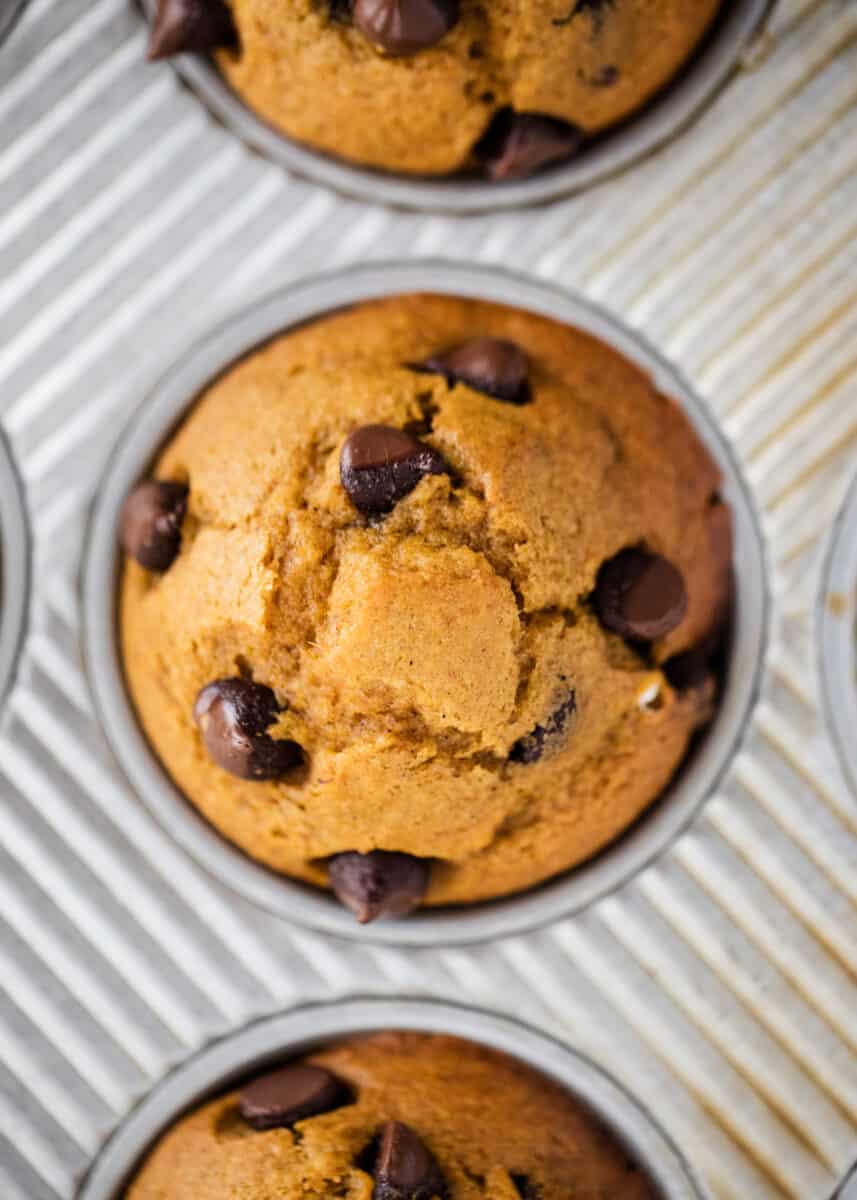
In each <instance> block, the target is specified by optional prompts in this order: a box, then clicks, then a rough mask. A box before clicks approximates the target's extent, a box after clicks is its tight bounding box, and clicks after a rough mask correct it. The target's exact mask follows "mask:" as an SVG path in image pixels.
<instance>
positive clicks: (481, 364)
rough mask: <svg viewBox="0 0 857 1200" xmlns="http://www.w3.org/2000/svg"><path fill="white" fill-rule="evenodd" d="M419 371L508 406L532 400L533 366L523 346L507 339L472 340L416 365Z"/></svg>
mask: <svg viewBox="0 0 857 1200" xmlns="http://www.w3.org/2000/svg"><path fill="white" fill-rule="evenodd" d="M415 369H416V370H418V371H425V372H427V373H428V374H433V375H443V376H445V377H446V381H447V383H448V384H449V385H450V387H452V385H453V384H455V383H466V384H467V386H468V387H471V388H473V390H474V391H476V392H484V393H485V395H486V396H493V397H494V399H495V400H503V401H504V402H505V403H506V404H527V403H528V401H529V400H530V384H529V362H528V361H527V356H526V354H525V353H524V351H523V350H522V349H521V347H520V346H518V345H516V344H515V343H514V342H509V341H506V340H504V339H503V338H491V337H479V338H471V340H470V341H468V342H463V343H462V344H461V345H460V346H455V347H454V348H453V349H452V350H447V351H446V353H445V354H436V355H433V356H432V357H431V358H428V359H426V361H425V362H424V363H418V364H416V365H415Z"/></svg>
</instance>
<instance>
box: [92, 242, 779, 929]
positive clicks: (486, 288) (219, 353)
mask: <svg viewBox="0 0 857 1200" xmlns="http://www.w3.org/2000/svg"><path fill="white" fill-rule="evenodd" d="M407 292H432V293H438V294H447V295H451V296H463V297H470V298H474V299H481V300H488V301H493V302H495V303H500V304H506V305H511V306H515V307H519V308H522V309H528V310H530V311H532V312H534V313H538V314H542V315H544V316H547V317H552V318H554V319H556V320H559V321H562V322H565V323H567V324H571V325H576V326H578V327H579V328H582V329H585V330H588V331H589V332H591V333H593V334H594V335H595V336H597V337H600V338H601V339H602V340H603V341H605V342H607V343H608V344H609V345H611V346H612V347H614V349H616V350H617V351H618V352H619V353H621V354H623V355H625V356H626V357H627V358H629V359H630V360H632V361H633V362H636V363H637V364H638V365H639V366H640V367H641V368H642V369H643V370H645V371H647V372H648V373H649V375H650V376H651V377H652V379H653V380H654V382H655V384H656V385H657V387H658V388H659V389H660V390H661V391H663V392H665V393H666V394H667V395H670V396H673V397H674V398H675V399H676V400H677V401H679V402H680V403H681V404H682V405H683V407H684V410H685V411H686V413H687V414H688V416H689V418H690V419H691V421H692V423H693V425H694V426H695V428H696V430H697V432H698V434H699V436H700V437H701V438H702V440H703V442H704V443H705V444H706V446H707V447H708V449H709V451H710V452H711V454H712V455H713V457H714V458H715V460H716V461H717V462H718V464H719V466H720V468H721V470H722V473H723V488H722V492H723V495H724V497H725V498H726V500H727V501H728V502H729V503H730V504H731V506H732V509H733V513H734V525H735V558H736V567H737V570H736V609H735V622H734V630H733V636H732V645H731V654H730V663H729V671H728V679H727V683H726V686H725V688H724V693H723V696H722V699H721V704H720V708H719V711H718V715H717V717H716V719H715V721H714V722H713V723H712V725H711V727H710V728H709V730H708V731H707V733H706V735H705V737H704V738H703V739H701V741H700V744H699V745H698V746H697V747H696V749H695V751H694V753H693V755H692V756H691V758H690V760H689V761H688V762H687V764H686V765H685V766H684V767H683V769H682V771H681V772H680V774H679V776H678V778H677V779H676V780H675V781H674V783H673V784H672V786H671V787H670V788H669V789H668V790H667V792H666V793H665V795H664V796H663V797H662V798H661V799H660V800H659V801H658V802H657V803H656V804H655V805H653V806H652V808H651V809H649V811H648V812H647V813H646V814H645V815H644V816H643V817H642V818H641V819H640V820H639V821H638V822H637V824H636V825H635V826H634V827H633V828H631V829H630V830H629V831H627V832H626V833H625V834H624V835H623V836H622V837H621V838H620V839H619V840H618V841H616V842H615V843H613V844H612V845H610V846H609V847H608V848H607V849H605V850H604V851H603V852H602V853H601V854H599V855H598V856H597V857H596V858H594V859H592V860H591V861H589V862H587V863H585V864H583V865H582V866H579V867H577V868H575V869H574V870H572V871H570V872H568V873H567V874H566V875H564V876H561V877H559V878H558V879H554V880H552V881H550V882H548V883H545V884H544V885H542V886H540V887H538V888H536V889H534V890H532V891H529V892H525V893H521V894H518V895H515V896H510V897H508V898H505V899H501V900H495V901H486V902H482V903H478V904H473V905H471V906H462V907H458V908H446V909H436V910H435V909H429V908H426V909H422V910H419V911H418V912H416V913H414V914H413V915H412V916H410V917H408V918H406V919H403V920H400V921H396V922H394V921H389V922H385V921H380V922H377V923H375V924H374V925H369V926H360V925H358V924H357V923H356V922H355V920H354V918H353V917H352V915H351V914H350V913H349V912H347V911H346V910H345V909H344V908H342V907H341V906H340V905H339V904H338V902H337V901H336V900H335V899H334V898H333V896H332V895H330V894H328V893H326V892H324V891H323V890H321V889H317V888H313V887H310V886H308V885H305V884H302V883H299V882H297V881H295V880H292V879H289V878H288V877H286V876H283V875H280V874H277V873H275V872H273V871H271V870H269V869H268V868H266V867H264V866H262V865H260V864H259V863H257V862H254V861H253V859H251V858H250V857H248V856H247V855H246V854H244V852H243V851H241V850H239V849H238V848H237V847H236V846H234V845H232V844H231V843H229V842H227V841H226V840H225V839H224V838H223V837H221V836H220V834H218V833H217V832H216V830H215V829H214V827H213V826H212V825H210V824H209V823H208V822H207V821H206V820H205V818H204V817H203V816H202V815H201V814H200V813H199V812H198V811H197V810H196V809H195V808H194V807H193V805H191V804H190V802H189V801H188V800H186V799H185V798H184V796H183V795H182V794H181V793H180V792H179V790H178V789H177V788H176V786H175V785H174V784H173V783H172V782H171V780H170V778H169V776H168V775H167V773H166V771H165V770H164V768H163V767H162V766H161V765H160V763H159V762H158V760H157V758H156V757H155V755H154V753H153V751H152V750H151V749H150V747H149V745H148V743H147V741H146V738H145V736H144V734H143V732H142V730H141V728H140V726H139V724H138V722H137V719H136V716H135V713H134V710H133V707H132V704H131V701H130V699H129V697H128V694H127V691H126V687H125V681H124V677H123V671H122V664H121V659H120V652H119V646H118V639H117V635H116V626H117V620H116V599H117V587H118V577H119V570H120V560H121V555H120V552H119V549H118V546H117V541H116V531H117V527H118V520H119V513H120V510H121V507H122V503H123V501H124V499H125V496H126V495H127V493H128V491H129V490H130V489H131V488H132V487H133V485H134V484H135V483H136V482H137V480H138V479H139V478H140V477H141V476H142V475H143V474H144V472H145V471H146V469H147V468H148V467H149V465H150V464H151V462H152V460H153V458H154V457H155V455H156V454H157V452H158V450H159V449H160V448H161V446H162V445H163V443H164V442H165V440H166V439H167V437H168V436H169V434H170V433H171V431H172V430H173V429H174V427H175V426H176V424H177V422H179V421H180V420H181V418H182V417H183V416H184V415H185V414H186V413H187V411H188V410H189V408H190V407H191V405H192V404H193V402H194V400H195V399H196V398H197V397H198V395H199V394H200V392H201V391H202V390H203V389H204V388H205V387H206V386H207V385H208V384H209V383H211V382H212V381H213V380H214V379H215V378H216V377H217V376H218V375H220V374H221V373H222V372H223V371H224V370H226V369H227V368H228V367H229V366H230V365H231V364H232V363H234V362H235V361H236V360H237V359H240V358H241V357H242V356H244V355H246V354H247V353H248V352H250V351H251V350H253V349H254V348H255V347H257V346H259V345H260V344H262V343H264V342H265V341H267V340H269V339H270V338H271V337H273V336H274V335H276V334H279V333H281V332H285V331H286V330H288V329H289V328H292V327H295V326H297V325H300V324H302V323H305V322H307V321H310V320H312V319H314V318H318V317H322V316H324V315H326V314H328V313H331V312H333V311H335V310H337V309H340V308H343V307H347V306H349V305H352V304H355V303H359V302H361V301H364V300H369V299H374V298H379V297H385V296H391V295H396V294H402V293H407ZM82 588H83V612H84V632H83V637H84V651H85V659H86V664H87V669H88V674H89V678H90V683H91V687H92V690H93V694H94V697H95V701H96V705H97V708H98V710H99V714H100V717H101V721H102V723H103V726H104V729H105V731H106V734H107V737H108V739H109V741H110V743H111V745H112V747H113V750H114V752H115V754H116V756H117V758H118V759H119V761H120V763H121V764H122V766H123V767H124V770H125V772H126V774H127V775H128V778H129V779H130V781H131V783H132V784H133V786H134V787H135V788H136V790H137V792H138V793H139V795H140V796H141V797H142V799H143V800H144V802H145V803H146V805H147V806H148V807H149V809H150V811H151V812H152V813H153V815H154V816H155V817H156V818H157V819H158V820H159V821H160V822H161V824H162V825H163V826H164V827H165V828H166V829H167V830H168V831H169V832H170V833H171V834H172V836H173V837H174V838H175V839H176V840H177V841H178V842H180V843H181V844H182V845H183V846H184V847H185V848H186V849H187V850H189V851H190V852H191V854H193V856H194V857H195V858H196V859H197V860H198V861H199V862H200V863H201V864H202V865H203V866H204V867H206V868H207V869H208V870H209V871H210V872H211V873H212V874H213V875H215V876H216V877H217V878H218V879H220V880H221V881H222V882H223V883H225V884H227V885H228V886H229V887H231V888H233V889H234V890H235V891H237V892H240V893H241V894H242V895H243V896H244V897H245V898H246V899H248V900H250V901H252V902H253V903H255V904H258V905H260V906H261V907H262V908H265V909H267V910H269V911H271V912H273V913H276V914H277V915H279V916H281V917H283V918H285V919H287V920H292V921H296V922H299V923H300V924H304V925H308V926H311V927H312V928H315V929H318V930H322V931H324V932H326V933H331V934H336V935H339V936H343V937H348V938H353V939H357V940H361V941H369V942H379V943H387V944H399V945H422V946H427V945H437V944H447V945H450V944H461V943H466V942H474V941H483V940H486V939H489V938H496V937H501V936H505V935H511V934H515V933H520V932H522V931H523V930H526V929H529V928H532V927H535V926H539V925H543V924H546V923H548V922H550V921H554V920H556V919H558V918H560V917H563V916H566V915H568V914H570V913H573V912H576V911H578V910H580V909H582V908H584V907H585V906H587V905H589V904H591V903H592V902H593V901H595V900H597V899H599V898H600V897H602V896H604V895H605V894H607V893H608V892H610V891H612V890H613V889H615V888H617V887H618V886H619V885H620V884H622V883H624V882H626V881H627V880H628V879H630V878H631V877H632V876H633V875H634V874H635V873H636V872H638V871H639V870H641V869H642V868H643V867H644V866H646V865H647V864H648V863H649V862H651V861H652V860H653V859H655V858H656V857H657V856H658V855H660V854H662V853H663V851H664V850H666V849H667V847H668V846H669V845H670V843H671V842H672V841H673V840H674V839H675V838H676V837H677V836H678V835H679V834H680V833H681V832H682V830H683V829H684V828H685V827H686V826H687V825H688V823H689V822H690V821H691V820H693V818H694V817H695V816H696V815H697V814H698V812H699V810H700V808H701V806H702V804H703V803H704V801H705V800H706V798H707V797H708V796H710V794H711V792H712V791H713V789H714V788H715V787H716V785H717V783H718V781H719V779H720V778H721V776H722V774H723V772H724V771H725V770H726V768H727V767H728V766H729V764H730V762H731V761H732V759H733V757H734V755H735V754H736V752H737V750H738V747H739V745H740V742H741V739H742V735H743V733H744V731H745V729H746V727H747V725H748V721H749V716H750V713H751V710H752V708H753V705H754V702H755V700H756V697H757V694H758V689H759V685H760V678H761V672H762V664H763V658H764V649H765V644H766V636H767V618H768V604H769V600H768V587H767V578H766V566H765V554H764V547H763V542H762V537H761V532H760V528H759V523H758V520H757V516H756V512H755V509H754V505H753V501H752V499H751V497H750V493H749V491H748V488H747V485H746V483H745V481H744V479H743V477H742V475H741V472H740V469H739V467H738V465H737V463H736V461H735V459H734V457H733V455H732V452H731V449H730V447H729V445H728V443H727V442H726V440H725V439H724V437H723V436H722V434H721V433H720V432H719V430H718V428H717V426H716V424H715V422H714V421H713V420H712V418H711V416H710V415H709V413H708V410H707V409H706V407H705V405H704V404H703V403H702V401H700V400H699V398H698V397H697V396H696V395H695V394H694V392H693V390H692V389H691V388H690V386H689V385H688V384H687V382H686V381H685V380H684V379H683V378H682V377H681V376H680V375H679V374H678V373H677V372H676V370H675V369H674V368H673V367H671V366H670V365H669V364H668V363H667V362H666V361H665V360H664V359H663V358H661V357H660V355H659V354H658V353H657V352H656V351H655V350H653V349H652V348H651V347H650V346H648V345H647V344H646V343H645V342H644V341H643V340H642V339H641V338H640V337H639V336H638V335H636V334H635V333H632V332H631V331H630V330H629V329H627V328H625V327H624V326H623V325H621V324H620V323H619V322H618V321H616V320H615V319H614V318H612V317H610V316H609V315H608V314H607V313H606V312H604V311H602V310H601V309H599V308H597V307H596V306H594V305H592V304H590V303H589V302H587V301H585V300H583V299H581V298H579V297H575V296H572V295H569V294H568V293H566V292H562V291H559V290H557V289H554V288H552V287H550V286H548V285H545V284H542V283H538V282H535V281H531V280H528V279H526V278H524V277H522V276H518V275H513V274H510V273H506V272H504V271H500V270H497V269H492V268H475V267H472V266H466V267H464V266H457V265H453V264H448V263H438V262H434V263H415V264H409V263H399V264H386V265H383V264H382V265H378V266H371V267H361V268H358V269H351V270H347V271H343V272H339V273H336V274H332V275H327V276H322V277H319V278H317V279H315V280H312V281H308V282H306V283H303V284H301V285H297V286H293V287H289V288H288V289H286V290H283V291H280V292H278V293H276V294H275V295H273V296H271V297H270V298H268V299H266V300H264V301H262V302H261V303H259V304H257V305H256V306H255V307H253V308H251V309H249V310H247V311H245V312H243V313H242V314H240V315H239V316H236V317H234V318H233V319H231V320H230V321H228V322H227V323H226V324H225V325H223V326H222V327H221V328H220V329H219V330H217V331H216V332H215V333H214V334H213V335H211V336H209V337H208V338H207V339H206V340H205V341H204V342H202V343H201V344H199V345H198V346H197V347H196V348H195V349H193V350H191V351H190V352H189V353H188V354H187V355H186V356H185V357H184V358H183V359H182V360H181V361H180V362H179V363H178V364H177V365H176V366H175V367H174V368H173V369H172V370H171V371H170V372H169V373H168V374H167V375H166V376H165V377H164V378H163V379H162V381H161V383H160V385H159V386H158V387H156V389H155V391H154V393H153V394H152V395H150V396H149V397H148V398H147V400H146V401H145V403H144V404H143V406H142V407H141V409H140V411H139V413H138V415H137V416H136V418H134V419H133V420H132V423H131V427H130V429H129V430H128V432H127V433H126V435H125V436H124V438H123V439H122V440H121V441H120V444H119V445H118V447H117V449H116V451H115V453H114V454H113V455H112V456H111V460H110V466H109V468H108V471H107V474H106V476H105V478H104V480H103V482H102V484H101V487H100V488H99V490H98V494H97V498H96V501H95V504H94V507H93V510H92V514H91V518H90V525H89V531H88V545H87V548H86V551H85V556H84V564H83V576H82Z"/></svg>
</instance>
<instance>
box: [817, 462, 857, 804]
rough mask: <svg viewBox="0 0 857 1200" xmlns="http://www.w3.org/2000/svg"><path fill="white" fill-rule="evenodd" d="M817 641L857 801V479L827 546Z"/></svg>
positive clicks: (836, 734)
mask: <svg viewBox="0 0 857 1200" xmlns="http://www.w3.org/2000/svg"><path fill="white" fill-rule="evenodd" d="M818 636H819V665H820V669H821V690H822V696H823V700H824V704H825V708H826V711H827V720H828V722H829V724H830V728H831V731H832V733H833V738H834V741H835V742H836V748H837V750H838V751H839V757H840V759H841V762H842V766H843V770H844V771H845V774H846V775H847V777H848V778H849V780H850V781H851V787H852V788H853V790H854V793H855V795H857V479H855V481H854V483H853V484H852V486H851V488H850V490H849V492H848V495H847V497H846V499H845V503H844V504H843V506H842V511H841V512H840V514H839V516H838V517H837V519H836V524H835V525H834V527H833V531H832V534H831V537H830V542H829V545H828V550H827V559H826V563H825V569H824V577H823V584H822V589H821V593H820V595H819V599H818Z"/></svg>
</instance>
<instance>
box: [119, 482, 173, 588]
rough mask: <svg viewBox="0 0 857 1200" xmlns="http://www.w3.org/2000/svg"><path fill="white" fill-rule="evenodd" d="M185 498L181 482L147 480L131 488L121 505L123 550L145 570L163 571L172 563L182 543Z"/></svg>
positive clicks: (120, 536)
mask: <svg viewBox="0 0 857 1200" xmlns="http://www.w3.org/2000/svg"><path fill="white" fill-rule="evenodd" d="M187 497H188V490H187V488H186V487H185V485H184V484H183V483H162V482H160V481H159V480H156V479H148V480H147V481H146V482H145V483H141V484H139V485H138V486H137V487H135V488H134V491H133V492H131V494H130V496H128V498H127V499H126V501H125V503H124V505H123V506H122V516H121V519H120V523H119V541H120V542H121V544H122V549H123V550H124V551H125V553H126V554H130V555H131V557H132V558H135V559H136V560H137V562H138V563H139V564H140V566H141V567H145V568H146V570H147V571H160V572H163V571H166V570H168V569H169V568H170V567H171V566H172V564H173V561H174V560H175V557H176V555H177V554H178V552H179V547H180V546H181V540H182V521H183V520H184V518H185V513H186V512H187Z"/></svg>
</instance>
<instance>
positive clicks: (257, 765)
mask: <svg viewBox="0 0 857 1200" xmlns="http://www.w3.org/2000/svg"><path fill="white" fill-rule="evenodd" d="M281 711H282V709H281V708H280V706H279V705H278V704H277V698H276V696H275V695H274V693H273V692H272V691H271V689H270V688H269V687H265V686H264V684H261V683H252V682H251V681H250V680H249V679H240V678H236V679H216V680H215V681H214V682H213V683H209V684H208V686H207V687H204V688H203V689H202V691H201V692H200V693H199V695H198V696H197V698H196V704H195V705H194V708H193V716H194V720H195V721H196V723H197V725H198V726H199V728H200V729H201V731H202V737H203V741H204V742H205V747H206V749H207V750H208V753H209V754H210V756H211V757H212V759H213V760H214V761H215V762H216V763H217V765H218V766H219V767H222V768H223V769H224V771H229V773H230V774H232V775H237V776H238V778H239V779H281V778H282V777H283V776H284V775H286V774H287V773H288V772H289V771H291V770H292V769H293V768H294V767H297V766H300V765H301V763H302V762H303V761H304V754H303V751H302V750H301V748H300V746H299V745H298V744H297V742H291V741H288V740H287V739H285V738H283V739H275V738H272V737H270V736H269V735H268V734H267V733H266V732H265V730H266V729H267V728H268V727H269V726H270V725H273V724H274V722H275V721H276V720H277V718H278V717H279V715H280V713H281Z"/></svg>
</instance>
